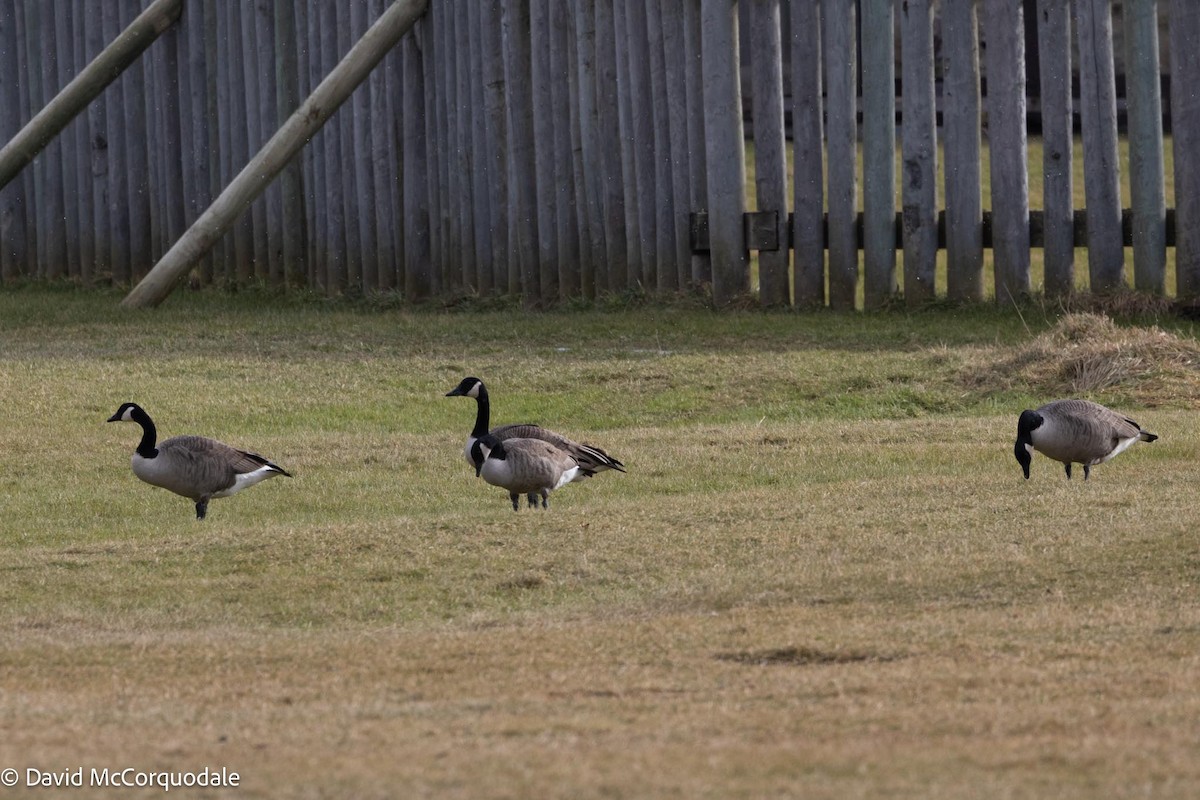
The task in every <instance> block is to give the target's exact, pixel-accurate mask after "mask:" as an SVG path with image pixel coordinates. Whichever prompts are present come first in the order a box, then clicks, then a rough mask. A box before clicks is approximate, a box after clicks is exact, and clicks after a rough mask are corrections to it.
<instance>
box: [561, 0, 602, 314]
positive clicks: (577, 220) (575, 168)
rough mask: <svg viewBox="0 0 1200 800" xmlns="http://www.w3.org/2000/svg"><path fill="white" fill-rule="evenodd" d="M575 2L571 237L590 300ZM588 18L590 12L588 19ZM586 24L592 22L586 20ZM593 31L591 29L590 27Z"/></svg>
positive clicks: (570, 27) (582, 292)
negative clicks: (576, 243)
mask: <svg viewBox="0 0 1200 800" xmlns="http://www.w3.org/2000/svg"><path fill="white" fill-rule="evenodd" d="M576 6H578V3H577V2H570V3H568V4H567V8H566V11H565V13H566V26H567V33H568V42H567V51H566V61H567V81H568V83H567V85H568V87H569V88H568V90H567V97H568V98H569V99H570V102H569V103H568V104H567V105H568V106H569V109H568V111H569V113H570V117H571V130H570V145H571V153H570V162H571V173H572V174H571V178H572V183H573V185H574V188H575V191H574V194H573V195H572V201H573V203H572V208H573V210H574V215H573V218H572V223H573V225H574V238H575V239H577V240H578V242H579V245H578V251H579V254H578V256H577V258H578V263H579V289H578V292H579V296H580V297H583V298H585V299H587V300H591V299H592V298H594V297H595V296H596V282H595V273H596V269H595V248H594V246H593V244H592V227H591V220H590V218H589V216H588V197H587V187H586V184H585V183H584V172H585V171H586V169H587V165H586V164H585V163H584V155H583V125H584V120H583V119H582V116H581V113H580V95H581V94H582V93H583V87H582V81H581V79H580V77H579V54H580V52H581V51H582V49H583V46H582V44H581V43H580V41H579V38H580V36H581V33H580V31H579V30H578V28H577V23H578V21H579V17H578V15H577V13H576ZM590 19H591V17H590V15H589V20H590ZM588 25H589V28H590V27H591V23H590V22H589V23H588ZM592 33H593V34H594V31H592Z"/></svg>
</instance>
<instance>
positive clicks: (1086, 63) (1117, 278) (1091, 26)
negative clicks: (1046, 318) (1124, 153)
mask: <svg viewBox="0 0 1200 800" xmlns="http://www.w3.org/2000/svg"><path fill="white" fill-rule="evenodd" d="M1075 15H1076V20H1077V22H1078V27H1079V31H1078V35H1079V95H1080V98H1079V106H1080V108H1079V111H1080V117H1081V120H1082V125H1083V173H1084V178H1083V189H1084V196H1085V197H1086V203H1087V244H1088V274H1089V278H1090V288H1091V290H1092V291H1093V292H1100V293H1103V292H1111V291H1114V290H1117V289H1119V288H1121V287H1122V286H1123V285H1124V282H1125V278H1124V271H1125V246H1124V243H1123V240H1122V235H1121V185H1120V171H1119V170H1120V166H1119V163H1118V155H1117V90H1116V77H1115V72H1114V68H1113V42H1112V32H1113V29H1112V6H1111V0H1077V2H1076V5H1075ZM989 49H990V48H989ZM994 161H995V160H994V159H993V163H994Z"/></svg>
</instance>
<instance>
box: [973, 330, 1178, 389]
mask: <svg viewBox="0 0 1200 800" xmlns="http://www.w3.org/2000/svg"><path fill="white" fill-rule="evenodd" d="M962 380H963V382H964V383H965V384H966V385H967V386H968V387H969V388H971V389H973V390H985V391H1004V390H1012V389H1020V390H1026V391H1029V392H1031V393H1034V394H1039V395H1044V396H1046V397H1060V396H1066V395H1084V394H1094V393H1099V392H1105V391H1110V390H1114V389H1121V390H1124V391H1126V392H1129V393H1130V394H1132V395H1133V396H1134V397H1135V398H1136V399H1137V400H1138V401H1139V402H1141V403H1142V404H1144V405H1149V406H1154V405H1160V404H1162V403H1163V402H1172V403H1177V402H1180V401H1182V402H1185V403H1189V402H1190V403H1193V404H1194V403H1197V402H1200V345H1198V344H1197V343H1196V342H1195V341H1192V340H1189V339H1184V338H1181V337H1179V336H1176V335H1174V334H1171V333H1168V332H1166V331H1164V330H1162V329H1160V328H1159V327H1157V326H1151V327H1121V326H1118V325H1116V324H1115V323H1114V322H1113V321H1112V320H1111V319H1110V318H1109V317H1107V316H1103V315H1100V314H1092V313H1080V314H1068V315H1066V316H1065V317H1063V318H1062V319H1061V320H1060V321H1059V322H1058V324H1057V325H1055V326H1054V327H1053V328H1051V329H1050V330H1048V331H1046V332H1045V333H1043V334H1041V335H1039V336H1037V337H1035V338H1034V339H1032V340H1030V341H1029V342H1028V343H1026V344H1025V345H1023V346H1020V347H1018V348H1016V349H1015V350H1012V349H1008V348H1006V349H1004V350H1002V351H992V352H989V353H988V354H987V356H986V357H985V359H984V360H983V362H982V363H979V364H977V365H975V366H968V368H967V369H966V370H964V372H963V375H962Z"/></svg>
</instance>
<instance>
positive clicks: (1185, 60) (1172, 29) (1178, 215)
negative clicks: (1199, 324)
mask: <svg viewBox="0 0 1200 800" xmlns="http://www.w3.org/2000/svg"><path fill="white" fill-rule="evenodd" d="M1169 12H1170V26H1169V27H1168V33H1169V36H1170V53H1171V137H1172V148H1173V151H1172V152H1173V155H1174V161H1175V290H1176V294H1177V295H1178V297H1179V298H1180V299H1181V300H1185V301H1189V302H1195V301H1196V300H1198V299H1200V92H1197V91H1196V87H1197V86H1200V47H1197V46H1196V42H1200V3H1196V2H1193V0H1171V5H1170V9H1169Z"/></svg>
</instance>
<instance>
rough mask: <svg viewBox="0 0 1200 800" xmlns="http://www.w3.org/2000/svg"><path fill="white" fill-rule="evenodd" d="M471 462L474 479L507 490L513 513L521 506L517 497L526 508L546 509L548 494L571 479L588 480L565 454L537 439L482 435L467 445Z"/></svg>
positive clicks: (581, 468)
mask: <svg viewBox="0 0 1200 800" xmlns="http://www.w3.org/2000/svg"><path fill="white" fill-rule="evenodd" d="M471 461H472V463H474V465H475V475H476V477H481V478H483V479H484V480H485V481H487V482H488V483H490V484H491V485H492V486H499V487H501V488H502V489H507V490H508V498H509V500H511V501H512V507H513V511H516V510H518V509H519V508H520V507H521V495H523V494H524V495H528V497H529V505H530V507H531V508H532V507H535V506H536V505H537V499H538V498H539V497H540V498H541V502H542V508H549V507H550V505H549V502H548V501H549V497H550V493H551V492H552V491H554V490H555V489H558V488H559V487H561V486H565V485H566V484H568V483H570V482H571V481H573V480H581V479H583V478H587V477H590V476H591V475H592V474H593V473H592V472H591V471H590V470H587V469H584V468H583V467H581V466H580V465H579V463H578V462H577V461H576V460H575V459H574V458H573V457H572V456H571V455H570V454H569V453H567V452H565V451H563V450H559V449H558V448H557V447H555V446H554V445H552V444H550V443H549V442H547V441H543V440H541V439H524V438H515V439H503V440H501V439H497V438H496V437H495V436H492V435H491V434H485V435H483V436H481V437H480V438H478V439H476V440H475V442H474V443H472V445H471Z"/></svg>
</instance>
